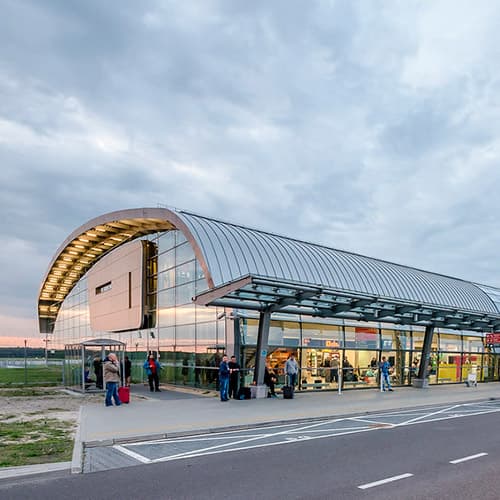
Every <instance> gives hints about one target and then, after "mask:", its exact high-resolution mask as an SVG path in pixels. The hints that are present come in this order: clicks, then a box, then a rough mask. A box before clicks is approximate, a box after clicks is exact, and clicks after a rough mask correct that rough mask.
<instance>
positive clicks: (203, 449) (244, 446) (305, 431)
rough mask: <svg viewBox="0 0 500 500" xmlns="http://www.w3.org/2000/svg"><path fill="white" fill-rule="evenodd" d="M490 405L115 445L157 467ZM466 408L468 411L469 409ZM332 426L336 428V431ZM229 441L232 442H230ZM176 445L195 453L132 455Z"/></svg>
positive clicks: (432, 419) (437, 417) (436, 417)
mask: <svg viewBox="0 0 500 500" xmlns="http://www.w3.org/2000/svg"><path fill="white" fill-rule="evenodd" d="M482 405H484V406H482ZM486 405H488V403H486V402H482V403H480V402H478V403H466V404H457V405H453V406H446V407H445V408H443V407H442V406H441V407H438V406H435V407H428V408H426V409H425V410H424V411H423V410H420V411H416V409H412V410H403V411H401V412H394V411H392V412H387V413H379V414H370V415H366V417H365V418H363V416H358V417H347V418H334V419H329V420H328V419H325V420H321V421H319V422H314V423H313V424H311V423H308V425H303V424H302V425H300V424H297V423H287V424H278V425H273V426H269V427H265V428H262V430H263V431H264V432H262V433H261V434H260V433H258V432H256V429H255V428H253V429H252V428H249V429H247V430H246V431H245V430H233V431H219V432H216V433H210V434H206V433H203V434H198V435H194V436H184V437H178V438H165V439H161V440H149V441H143V442H136V443H129V444H127V445H121V446H120V445H115V446H114V448H115V449H117V450H119V451H121V452H122V453H124V454H126V455H128V456H130V457H133V458H135V459H136V460H138V461H140V462H142V463H155V462H163V461H169V460H179V459H185V458H194V457H198V456H204V455H212V454H216V453H227V452H232V451H240V450H248V449H252V448H261V447H266V446H276V445H281V444H293V443H298V442H300V441H301V440H308V439H325V438H330V437H338V436H343V435H347V434H355V433H359V432H369V431H372V430H379V429H387V428H395V427H399V426H405V425H415V424H422V423H429V422H436V421H439V420H448V419H452V418H459V417H465V416H473V415H484V414H488V413H493V412H499V411H500V407H499V406H496V407H495V406H494V405H488V406H487V407H486V408H485V406H486ZM474 406H475V408H474ZM457 407H462V411H463V413H462V414H460V413H459V412H460V411H461V410H457ZM465 407H468V408H467V409H465ZM436 410H437V411H436ZM450 410H454V412H453V413H448V414H447V413H446V412H450ZM474 410H476V411H474ZM478 410H479V411H478ZM412 413H413V417H414V418H410V419H407V420H406V421H405V422H402V423H399V424H392V423H387V422H381V421H377V417H379V418H380V419H381V420H383V417H388V416H396V415H399V416H406V417H407V418H408V417H410V416H412ZM405 414H406V415H405ZM424 419H425V420H424ZM341 422H345V423H347V422H352V423H353V424H356V423H358V422H359V423H365V424H368V425H371V427H368V426H361V427H356V426H352V427H351V426H349V427H344V428H342V427H340V428H335V426H334V424H336V423H341ZM374 424H375V425H374ZM377 424H379V425H377ZM330 426H333V428H332V427H330ZM321 427H323V428H321ZM269 431H272V432H269ZM277 431H278V432H277ZM297 434H298V436H297ZM277 437H282V438H284V439H283V440H277V441H273V442H269V440H270V439H276V438H277ZM229 438H232V439H231V440H229V441H228V439H229ZM261 440H262V441H264V442H260V443H259V442H257V443H255V441H261ZM210 441H212V443H211V446H210V445H209V446H206V445H208V444H209V443H208V442H210ZM214 441H215V443H217V441H218V442H219V443H220V444H218V445H217V444H215V443H214ZM176 443H192V444H193V445H194V446H193V447H194V448H195V449H191V450H189V451H184V452H179V451H178V450H172V452H174V453H173V454H172V455H168V454H167V456H163V457H160V458H156V459H149V458H147V457H145V456H143V455H140V454H139V453H136V452H134V451H131V449H130V448H132V449H133V447H134V446H141V445H145V444H149V445H161V444H163V445H168V444H176ZM196 443H197V444H198V446H196ZM204 445H205V446H204ZM484 455H486V453H483V454H479V455H474V456H472V457H466V458H464V459H459V460H458V461H453V462H450V463H459V462H462V461H465V460H472V459H473V458H479V457H480V456H484Z"/></svg>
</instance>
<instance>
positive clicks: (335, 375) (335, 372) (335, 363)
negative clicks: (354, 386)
mask: <svg viewBox="0 0 500 500" xmlns="http://www.w3.org/2000/svg"><path fill="white" fill-rule="evenodd" d="M331 365H332V382H338V381H339V365H340V363H339V357H338V356H335V355H334V356H333V358H332V362H331Z"/></svg>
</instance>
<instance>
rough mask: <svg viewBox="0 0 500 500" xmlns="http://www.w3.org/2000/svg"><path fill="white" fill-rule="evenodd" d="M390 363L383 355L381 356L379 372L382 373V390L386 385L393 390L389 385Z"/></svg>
mask: <svg viewBox="0 0 500 500" xmlns="http://www.w3.org/2000/svg"><path fill="white" fill-rule="evenodd" d="M391 370H392V368H391V365H390V363H389V361H387V359H386V357H385V356H382V362H381V363H380V372H381V373H382V390H383V391H385V390H386V387H387V389H388V390H389V391H391V392H392V391H393V389H392V387H391V380H390V378H391V377H390V373H391Z"/></svg>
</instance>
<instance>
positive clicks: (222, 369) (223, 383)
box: [219, 354, 230, 401]
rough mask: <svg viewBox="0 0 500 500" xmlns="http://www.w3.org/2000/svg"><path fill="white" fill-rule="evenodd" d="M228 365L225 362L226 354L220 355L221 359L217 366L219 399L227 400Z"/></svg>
mask: <svg viewBox="0 0 500 500" xmlns="http://www.w3.org/2000/svg"><path fill="white" fill-rule="evenodd" d="M229 374H230V371H229V366H228V364H227V356H226V355H225V354H224V356H222V361H221V364H220V366H219V387H220V400H221V401H229V396H228V387H229Z"/></svg>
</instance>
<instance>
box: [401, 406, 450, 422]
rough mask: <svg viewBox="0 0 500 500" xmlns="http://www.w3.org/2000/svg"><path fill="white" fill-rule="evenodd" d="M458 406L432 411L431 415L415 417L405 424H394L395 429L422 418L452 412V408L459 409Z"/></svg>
mask: <svg viewBox="0 0 500 500" xmlns="http://www.w3.org/2000/svg"><path fill="white" fill-rule="evenodd" d="M459 406H460V405H453V406H447V407H446V408H443V409H441V410H439V411H434V412H431V413H427V414H425V415H421V416H420V417H415V418H412V419H410V420H407V421H406V422H401V423H399V424H396V427H399V426H403V425H408V424H412V423H414V422H416V421H417V420H422V419H423V418H427V417H432V416H433V415H438V414H439V413H444V412H446V411H448V410H453V408H457V407H459Z"/></svg>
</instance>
